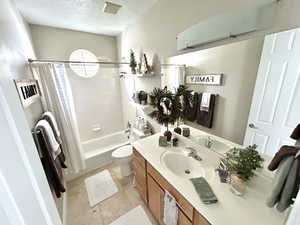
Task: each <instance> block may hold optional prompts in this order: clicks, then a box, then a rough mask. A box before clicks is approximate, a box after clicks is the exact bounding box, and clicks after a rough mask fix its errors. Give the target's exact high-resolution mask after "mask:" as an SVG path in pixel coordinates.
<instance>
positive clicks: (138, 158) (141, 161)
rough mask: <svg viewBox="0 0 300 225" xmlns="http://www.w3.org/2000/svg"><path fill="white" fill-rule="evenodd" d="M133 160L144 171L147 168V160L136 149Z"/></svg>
mask: <svg viewBox="0 0 300 225" xmlns="http://www.w3.org/2000/svg"><path fill="white" fill-rule="evenodd" d="M133 158H134V160H136V161H137V162H138V163H139V164H140V165H141V166H142V167H143V168H144V169H145V168H146V160H145V159H144V157H143V156H142V155H141V154H140V153H139V152H138V151H137V150H136V149H135V148H133Z"/></svg>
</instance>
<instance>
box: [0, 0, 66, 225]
mask: <svg viewBox="0 0 300 225" xmlns="http://www.w3.org/2000/svg"><path fill="white" fill-rule="evenodd" d="M0 33H1V36H0V98H1V100H0V114H1V115H0V118H1V120H0V124H1V126H0V133H1V134H0V139H1V146H2V147H1V157H0V175H1V178H0V180H1V181H0V183H1V184H0V186H1V191H0V195H1V196H0V199H1V200H0V205H1V210H2V213H5V214H6V215H7V219H8V220H9V222H10V223H11V224H14V225H16V224H25V225H40V224H47V225H59V224H61V221H60V218H59V215H58V212H57V210H56V208H55V203H54V200H53V198H52V195H51V191H50V188H49V185H48V182H47V179H46V176H45V173H44V171H43V168H42V164H41V162H40V159H39V156H38V153H37V149H36V147H35V145H34V141H33V138H32V135H31V132H30V129H31V126H32V125H33V124H34V120H35V119H36V118H37V117H38V116H39V115H40V113H41V106H40V103H37V105H34V106H33V107H32V108H30V109H28V110H26V111H25V112H24V110H23V108H22V106H21V104H20V101H19V98H18V94H17V91H16V89H15V86H14V83H13V79H26V78H31V74H30V73H29V70H28V67H27V65H26V64H27V58H29V57H31V58H34V57H35V56H34V52H33V48H32V44H31V38H30V35H29V32H28V27H27V24H26V23H25V22H24V20H23V19H22V17H21V16H20V14H19V13H18V11H17V10H16V8H15V5H14V4H13V3H12V2H11V1H9V0H2V1H1V7H0ZM26 116H27V117H28V122H27V121H26V120H27V119H26ZM1 222H4V221H1ZM1 222H0V223H1Z"/></svg>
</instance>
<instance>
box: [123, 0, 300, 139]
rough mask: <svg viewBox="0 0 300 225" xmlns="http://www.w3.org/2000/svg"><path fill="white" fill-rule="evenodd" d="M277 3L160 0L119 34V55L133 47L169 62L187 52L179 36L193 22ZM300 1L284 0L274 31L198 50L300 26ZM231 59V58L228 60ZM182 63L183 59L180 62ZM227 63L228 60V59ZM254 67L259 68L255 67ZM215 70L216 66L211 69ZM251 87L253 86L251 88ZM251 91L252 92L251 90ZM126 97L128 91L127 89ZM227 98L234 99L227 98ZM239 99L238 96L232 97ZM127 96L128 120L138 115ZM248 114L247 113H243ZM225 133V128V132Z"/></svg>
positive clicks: (145, 83) (125, 55) (259, 0)
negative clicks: (171, 58)
mask: <svg viewBox="0 0 300 225" xmlns="http://www.w3.org/2000/svg"><path fill="white" fill-rule="evenodd" d="M270 2H275V0H274V1H273V0H244V1H239V0H232V1H224V0H201V1H199V0H189V1H182V0H160V1H157V3H156V4H155V5H154V6H153V7H152V8H151V9H150V10H148V11H147V12H146V13H145V14H144V15H142V16H140V17H139V18H138V19H137V21H136V22H135V23H133V24H132V25H130V26H129V27H128V29H127V30H126V31H124V32H123V33H122V34H121V35H120V36H119V37H118V44H119V49H118V54H119V58H120V59H122V60H125V59H126V60H127V61H128V60H129V50H130V49H133V50H134V51H135V52H139V51H141V50H142V51H144V52H146V53H147V54H148V55H149V57H150V58H152V57H153V55H155V54H156V55H157V56H158V58H159V61H161V62H166V61H167V59H168V58H169V57H171V56H175V55H180V54H183V53H187V52H178V51H177V43H176V36H177V34H178V33H180V32H182V31H184V30H185V29H187V28H188V27H190V26H191V25H193V24H196V23H198V22H200V21H201V20H205V19H207V18H211V17H212V16H214V15H219V14H222V13H227V12H232V11H235V10H239V9H242V8H247V7H255V6H258V5H261V4H266V3H270ZM299 10H300V1H299V0H282V1H280V3H279V4H278V7H277V16H276V20H275V21H274V26H273V27H272V29H270V30H266V31H262V32H255V33H252V34H249V35H245V36H243V37H240V38H237V39H235V40H227V41H220V42H216V43H212V44H207V45H204V46H202V47H201V48H198V49H193V50H192V51H197V50H201V49H207V48H212V47H216V46H221V45H224V44H228V43H231V42H235V41H241V40H247V39H250V38H254V37H262V36H263V35H265V34H267V33H272V32H275V31H282V30H287V29H290V28H294V27H299V26H300V14H299ZM224 60H227V59H224ZM180 63H181V62H180ZM224 64H225V62H224ZM254 69H257V67H255V68H254ZM211 70H212V69H211ZM238 76H239V77H238V79H240V80H243V79H247V78H245V77H243V76H244V75H243V74H239V75H238ZM141 82H142V83H143V85H141V86H147V89H153V88H154V86H158V85H157V83H155V85H153V82H152V84H148V81H147V80H144V81H141ZM249 90H251V89H249ZM249 90H248V91H249ZM123 96H124V91H123ZM226 101H231V100H230V99H227V100H226ZM232 101H236V99H232ZM127 103H128V102H127V99H126V98H125V99H124V98H123V107H124V109H123V111H124V121H126V120H128V119H130V118H131V119H132V118H134V116H135V114H134V112H135V111H133V110H132V109H129V107H127V105H126V104H127ZM243 117H245V115H244V116H243ZM224 132H225V131H224ZM230 136H231V138H233V139H235V140H238V141H239V142H241V135H237V134H235V135H232V134H231V135H230Z"/></svg>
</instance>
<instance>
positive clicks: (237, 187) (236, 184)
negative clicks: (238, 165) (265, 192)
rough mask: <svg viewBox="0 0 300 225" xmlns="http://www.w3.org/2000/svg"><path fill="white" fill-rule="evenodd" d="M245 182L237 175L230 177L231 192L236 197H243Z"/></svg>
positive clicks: (245, 187)
mask: <svg viewBox="0 0 300 225" xmlns="http://www.w3.org/2000/svg"><path fill="white" fill-rule="evenodd" d="M246 189H247V181H246V180H244V179H242V178H241V177H240V176H239V175H238V174H232V175H231V189H230V190H231V192H232V193H233V194H235V195H237V196H243V195H244V194H245V193H246Z"/></svg>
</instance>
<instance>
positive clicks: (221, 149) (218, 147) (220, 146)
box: [196, 136, 232, 154]
mask: <svg viewBox="0 0 300 225" xmlns="http://www.w3.org/2000/svg"><path fill="white" fill-rule="evenodd" d="M209 137H210V136H199V137H197V138H196V139H197V142H198V144H200V145H201V146H203V147H206V148H207V140H208V138H209ZM210 141H211V142H212V144H211V147H210V149H211V150H213V151H215V152H218V153H221V154H224V153H226V152H227V151H229V150H230V149H231V148H232V147H231V146H229V145H227V144H225V143H223V142H221V141H218V140H215V139H214V138H213V137H210Z"/></svg>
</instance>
